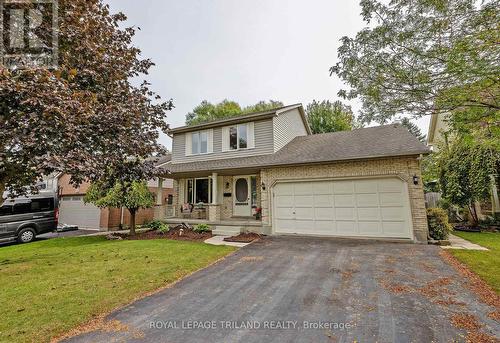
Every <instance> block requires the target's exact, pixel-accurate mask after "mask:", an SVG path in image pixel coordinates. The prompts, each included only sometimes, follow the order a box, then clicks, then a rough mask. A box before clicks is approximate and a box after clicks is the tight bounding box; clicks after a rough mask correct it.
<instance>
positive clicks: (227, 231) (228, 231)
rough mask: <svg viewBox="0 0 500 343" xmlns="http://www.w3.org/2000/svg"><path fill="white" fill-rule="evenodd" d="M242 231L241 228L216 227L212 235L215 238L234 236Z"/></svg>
mask: <svg viewBox="0 0 500 343" xmlns="http://www.w3.org/2000/svg"><path fill="white" fill-rule="evenodd" d="M242 231H243V226H228V225H216V226H215V230H213V231H212V234H214V235H217V236H236V235H238V234H240V233H241V232H242Z"/></svg>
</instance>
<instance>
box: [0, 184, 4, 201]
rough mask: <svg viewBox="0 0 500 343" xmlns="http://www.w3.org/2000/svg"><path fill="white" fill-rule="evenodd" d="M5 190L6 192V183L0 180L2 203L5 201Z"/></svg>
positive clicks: (0, 199) (0, 198)
mask: <svg viewBox="0 0 500 343" xmlns="http://www.w3.org/2000/svg"><path fill="white" fill-rule="evenodd" d="M3 192H5V183H4V182H2V181H0V203H3V201H4V200H5V199H4V198H3Z"/></svg>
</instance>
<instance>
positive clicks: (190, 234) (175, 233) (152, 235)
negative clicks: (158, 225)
mask: <svg viewBox="0 0 500 343" xmlns="http://www.w3.org/2000/svg"><path fill="white" fill-rule="evenodd" d="M114 236H118V237H121V238H122V239H127V240H148V239H174V240H177V241H194V242H203V241H205V240H207V239H209V238H211V237H212V236H213V235H212V232H211V231H210V232H194V231H193V230H187V229H184V230H183V232H182V235H181V231H180V229H170V231H168V232H166V233H161V232H159V231H147V232H141V233H137V234H136V235H135V236H129V235H128V234H122V233H120V234H114Z"/></svg>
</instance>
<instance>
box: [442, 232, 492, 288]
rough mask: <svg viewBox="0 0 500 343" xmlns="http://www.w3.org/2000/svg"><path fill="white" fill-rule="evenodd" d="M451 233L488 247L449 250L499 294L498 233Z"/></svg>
mask: <svg viewBox="0 0 500 343" xmlns="http://www.w3.org/2000/svg"><path fill="white" fill-rule="evenodd" d="M453 234H454V235H456V236H460V237H462V238H464V239H466V240H468V241H471V242H473V243H477V244H479V245H482V246H483V247H486V248H488V249H490V251H474V250H449V251H450V252H451V253H452V254H453V255H454V256H455V257H456V258H458V259H459V260H460V261H461V262H463V263H465V264H466V265H468V266H469V268H470V269H471V270H472V271H474V272H475V273H476V274H477V275H479V276H480V277H481V278H482V279H483V280H484V281H486V282H487V283H488V284H489V285H490V286H491V287H492V288H493V289H494V290H495V291H496V292H497V293H498V294H500V233H490V232H481V233H475V232H460V231H454V232H453Z"/></svg>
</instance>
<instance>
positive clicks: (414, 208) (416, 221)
mask: <svg viewBox="0 0 500 343" xmlns="http://www.w3.org/2000/svg"><path fill="white" fill-rule="evenodd" d="M241 174H244V172H242V173H241ZM414 175H416V176H417V177H418V179H419V182H418V184H417V185H415V184H414V183H413V176H414ZM367 176H397V177H399V178H400V179H402V180H403V181H405V182H406V184H407V186H408V193H409V198H410V209H411V214H412V222H413V231H414V237H415V240H416V241H418V242H427V235H428V229H427V213H426V209H425V200H424V192H423V185H422V176H421V171H420V162H419V160H418V159H417V157H416V156H411V157H394V158H384V159H373V160H362V161H351V162H337V163H329V164H314V165H306V166H292V167H278V168H266V169H263V170H262V171H261V173H260V174H259V175H257V204H260V207H261V208H262V223H263V225H264V232H266V233H270V232H271V226H272V213H271V212H272V211H271V203H270V198H271V192H272V189H273V186H274V184H275V183H276V182H277V181H279V180H295V179H297V180H311V179H315V178H317V179H320V178H332V179H335V178H345V177H348V178H349V177H353V178H356V177H367ZM222 180H223V187H222V189H223V193H233V176H224V177H223V178H222ZM262 183H264V185H265V188H266V189H265V190H262ZM178 184H179V182H178V181H177V180H176V181H175V182H174V188H175V195H174V204H175V205H176V207H179V206H180V205H181V204H180V203H179V199H178V194H179V193H178ZM181 184H182V183H181ZM226 184H229V187H226ZM219 210H220V218H221V220H224V219H229V218H231V217H232V215H233V197H222V203H221V204H220V209H219ZM218 215H219V214H218V213H217V216H218Z"/></svg>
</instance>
